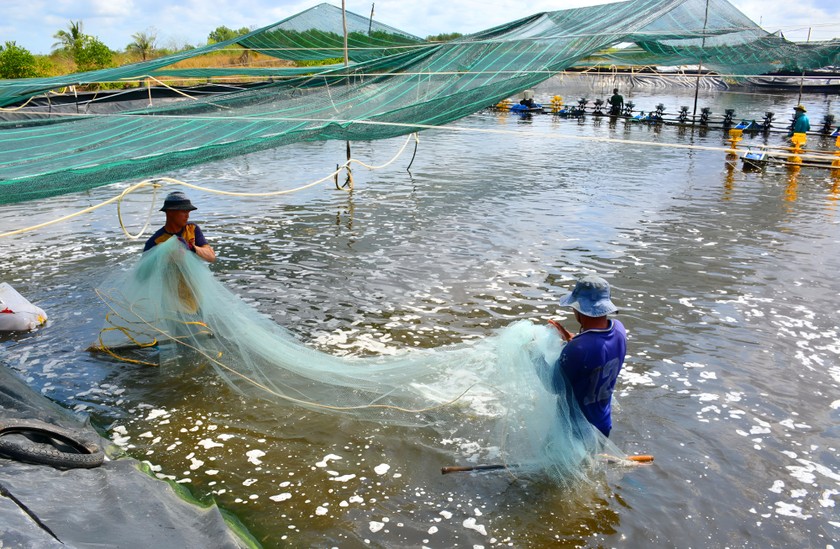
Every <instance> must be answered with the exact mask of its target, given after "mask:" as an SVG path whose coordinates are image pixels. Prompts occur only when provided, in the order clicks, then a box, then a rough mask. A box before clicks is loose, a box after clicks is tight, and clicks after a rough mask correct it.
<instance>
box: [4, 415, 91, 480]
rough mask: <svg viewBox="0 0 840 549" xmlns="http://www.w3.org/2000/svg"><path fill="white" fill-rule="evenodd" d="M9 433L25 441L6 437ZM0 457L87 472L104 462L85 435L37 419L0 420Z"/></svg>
mask: <svg viewBox="0 0 840 549" xmlns="http://www.w3.org/2000/svg"><path fill="white" fill-rule="evenodd" d="M11 434H19V435H23V437H25V438H22V437H11V438H10V437H7V436H6V435H11ZM27 439H28V440H27ZM0 456H6V457H8V458H10V459H14V460H17V461H23V462H26V463H35V464H39V465H50V466H52V467H56V468H58V469H77V468H83V469H90V468H92V467H98V466H100V465H102V462H103V461H105V451H104V450H103V449H102V447H101V446H100V445H99V443H98V442H97V441H95V440H92V439H91V438H89V437H87V436H85V433H81V432H79V431H77V430H72V429H66V428H64V427H59V426H58V425H53V424H51V423H46V422H44V421H40V420H37V419H10V418H0Z"/></svg>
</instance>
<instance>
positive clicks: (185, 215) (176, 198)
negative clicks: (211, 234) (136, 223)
mask: <svg viewBox="0 0 840 549" xmlns="http://www.w3.org/2000/svg"><path fill="white" fill-rule="evenodd" d="M197 209H198V208H196V207H195V206H193V204H192V202H190V199H189V198H187V195H185V194H184V193H182V192H180V191H175V192H171V193H169V194H168V195H167V196H166V199H165V200H164V201H163V207H162V208H161V209H160V211H162V212H164V213H165V214H166V223H165V224H164V225H163V227H161V228H160V229H158V230H157V231H156V232H155V234H153V235H152V236H151V237H149V239H148V240H147V241H146V246H145V247H144V248H143V251H144V252H145V251H148V250H151V249H152V248H154V247H155V246H157V245H158V244H162V243H163V242H166V241H167V240H169V239H170V238H171V237H173V236H174V237H177V238H178V239H179V240H180V241H181V242H183V244H184V246H186V247H187V248H189V250H190V251H191V252H194V253H195V254H196V255H197V256H198V257H200V258H201V259H203V260H204V261H208V262H210V263H212V262H214V261H216V253H215V252H214V251H213V248H211V247H210V245H209V244H207V239H205V238H204V233H202V232H201V228H200V227H199V226H198V225H196V224H195V223H190V212H191V211H193V210H197Z"/></svg>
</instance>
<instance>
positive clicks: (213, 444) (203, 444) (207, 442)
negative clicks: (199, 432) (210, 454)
mask: <svg viewBox="0 0 840 549" xmlns="http://www.w3.org/2000/svg"><path fill="white" fill-rule="evenodd" d="M198 445H199V446H201V447H202V448H204V449H205V450H209V449H210V448H220V447H223V446H224V444H222V443H220V442H215V441H213V440H210V439H209V438H205V439H203V440H200V441H198Z"/></svg>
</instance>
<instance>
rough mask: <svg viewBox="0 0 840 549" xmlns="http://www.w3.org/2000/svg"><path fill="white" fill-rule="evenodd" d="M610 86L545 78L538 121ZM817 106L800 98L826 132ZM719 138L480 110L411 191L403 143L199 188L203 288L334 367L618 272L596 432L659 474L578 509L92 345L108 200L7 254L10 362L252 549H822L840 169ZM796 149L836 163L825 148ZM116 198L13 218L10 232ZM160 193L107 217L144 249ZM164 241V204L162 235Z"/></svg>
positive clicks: (429, 435)
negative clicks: (37, 313)
mask: <svg viewBox="0 0 840 549" xmlns="http://www.w3.org/2000/svg"><path fill="white" fill-rule="evenodd" d="M597 86H600V87H597ZM611 87H612V83H611V82H607V81H604V82H600V83H596V87H595V88H593V87H591V83H587V84H585V85H584V84H582V83H581V82H578V81H574V80H573V79H565V80H553V81H549V82H547V83H546V84H544V85H542V86H541V87H540V88H538V90H537V100H538V101H539V100H542V101H546V100H547V99H548V98H550V97H551V95H553V94H560V95H563V96H564V97H567V98H572V97H577V96H583V95H584V94H588V95H589V96H590V97H594V96H595V94H600V95H601V96H602V97H606V95H607V91H608V90H607V91H602V90H605V89H606V88H610V89H611ZM622 92H623V93H624V94H625V99H626V100H633V101H634V102H635V103H636V105H637V108H641V109H644V110H651V109H653V108H655V106H656V104H657V103H660V102H662V103H665V104H666V106H668V108H669V109H668V110H669V112H674V111H676V110H677V107H678V106H679V105H691V102H692V101H693V90H691V89H688V88H687V89H676V88H674V89H666V90H662V89H656V90H654V89H622ZM797 99H798V97H797V94H796V93H793V94H783V93H762V94H756V93H746V92H733V91H711V90H701V93H700V97H699V106H701V107H702V106H711V107H712V108H713V111H714V112H716V113H721V112H723V109H725V108H736V111H737V113H738V114H736V117H748V118H757V119H760V118H761V116H762V115H763V113H764V112H765V111H767V110H775V112H776V113H777V116H776V118H777V120H785V121H787V119H788V118H789V115H788V113H790V112H791V108H792V107H793V105H794V104H796V102H797ZM831 101H832V97H830V96H826V95H809V94H806V95H805V96H803V98H802V102H803V103H805V104H806V105H807V106H808V108H809V114H810V115H811V121H812V126H816V125H817V123H818V122H819V121H820V120H821V118H822V115H823V114H826V113H832V107H833V106H832V103H831ZM835 111H836V108H835ZM741 113H743V114H741ZM748 113H751V114H748ZM779 125H782V124H779ZM724 137H725V136H724V134H723V133H722V132H721V131H720V130H709V131H706V132H703V133H701V132H700V131H692V130H690V129H680V128H678V127H675V126H663V127H651V126H647V125H643V124H635V123H631V122H625V121H624V120H618V121H616V122H615V123H611V122H610V121H609V120H608V119H594V118H593V117H587V118H585V119H583V120H579V121H578V120H571V119H559V118H555V117H552V116H549V115H542V116H534V117H533V118H529V119H523V118H519V117H517V116H513V115H509V114H500V113H496V112H492V111H485V112H480V113H477V114H475V115H473V116H470V117H468V118H466V119H463V120H461V121H459V122H458V123H455V124H452V125H451V126H448V127H446V128H441V129H436V130H429V131H424V132H422V133H421V134H420V142H419V145H418V147H417V152H416V156H415V157H414V159H413V162H412V163H411V171H410V172H408V171H406V166H408V164H409V162H410V161H411V160H412V152H413V148H414V145H413V143H412V144H410V145H409V147H408V148H407V150H406V152H404V153H403V155H402V156H400V157H399V158H398V159H397V160H396V161H395V162H394V163H393V164H390V165H389V166H387V167H385V168H383V169H379V170H367V169H365V168H361V167H357V168H355V169H354V183H355V187H354V189H353V191H352V192H347V191H346V190H336V189H335V186H334V185H333V183H332V182H331V181H330V182H328V183H325V184H322V185H318V186H315V187H312V188H309V189H306V190H303V191H300V192H297V193H293V194H289V195H284V196H278V197H274V198H271V199H265V198H245V197H230V196H222V195H216V194H211V193H209V192H202V191H197V190H189V189H187V192H188V193H189V195H190V196H191V198H192V199H193V202H195V203H196V204H197V205H198V206H199V210H198V211H196V212H194V213H193V216H192V219H193V220H194V221H196V222H198V223H199V224H200V225H201V226H202V228H203V229H204V231H205V233H206V234H207V235H208V237H209V239H210V241H211V244H212V245H213V247H214V248H215V250H216V253H217V254H218V256H219V260H218V261H217V263H215V264H214V265H213V266H212V267H211V269H212V271H213V272H214V274H215V276H216V277H218V279H219V280H221V281H222V282H223V283H224V284H225V285H226V286H227V287H228V288H229V289H231V290H232V291H233V292H235V293H236V294H238V295H239V296H241V297H242V299H244V300H246V301H248V302H249V303H250V304H252V305H253V307H254V308H255V309H256V310H257V311H259V312H260V313H262V314H265V315H268V316H269V317H271V318H272V319H273V320H274V321H275V322H276V323H278V324H281V325H282V326H285V327H286V328H288V329H289V330H290V331H292V332H293V333H294V334H295V335H296V336H297V337H299V339H300V340H301V341H302V342H304V343H306V344H307V345H311V346H312V347H314V348H317V349H318V350H320V351H323V352H326V353H331V354H335V355H379V354H388V353H394V352H399V351H401V350H404V349H406V348H414V347H422V348H437V347H441V346H444V345H449V344H453V343H459V342H464V341H468V340H479V339H482V338H485V337H488V336H489V335H491V334H493V333H495V332H496V330H498V329H500V328H502V327H505V326H507V325H509V324H511V323H512V322H514V321H515V320H518V319H522V318H528V319H532V320H535V321H538V322H542V321H545V320H546V319H548V318H558V319H563V320H565V321H567V322H569V323H570V324H572V325H573V324H574V320H573V319H572V318H571V316H570V315H569V314H568V311H566V310H562V309H559V308H558V307H557V306H556V305H555V304H554V302H555V301H556V299H557V297H558V296H560V295H562V294H563V293H564V292H565V291H566V290H567V289H569V288H570V287H571V285H572V284H573V281H574V278H575V276H577V275H578V274H580V273H588V272H597V273H599V274H600V275H601V276H604V277H605V278H607V279H608V280H609V281H610V283H611V284H612V286H613V296H614V299H615V301H616V302H617V303H618V305H619V307H620V309H621V311H620V313H619V316H618V318H620V319H621V320H622V322H623V323H624V324H625V326H626V327H627V330H628V357H627V362H626V366H625V369H624V371H623V372H622V375H621V377H620V378H619V382H618V386H617V391H616V395H615V398H616V404H617V405H616V410H615V412H614V416H613V421H614V429H613V432H612V436H611V439H612V441H613V442H614V443H615V444H616V445H617V446H618V447H619V448H621V449H622V450H623V451H625V452H627V453H628V454H640V453H645V454H652V455H654V456H655V458H656V460H655V461H654V462H653V463H652V464H650V465H646V466H641V467H637V468H632V469H620V470H619V469H616V470H612V471H609V472H608V474H606V475H604V477H603V478H600V479H599V480H598V482H596V483H595V484H594V485H593V486H589V487H586V488H582V489H580V490H578V491H575V492H574V493H570V492H569V491H568V490H565V489H563V488H561V487H559V486H556V485H554V484H553V483H551V482H548V481H546V480H544V479H539V478H528V479H523V478H516V477H512V476H511V475H508V474H506V473H499V472H486V473H458V474H450V475H441V474H440V468H441V467H442V466H446V465H455V464H457V463H455V462H457V461H458V460H459V459H462V458H463V456H464V455H465V454H464V449H463V448H462V447H461V445H462V444H463V443H464V441H459V440H456V439H447V438H445V437H442V436H441V434H440V433H438V432H436V431H434V430H431V429H422V428H408V427H399V426H386V425H379V424H375V423H370V422H358V421H353V420H350V419H346V418H344V419H341V418H336V417H334V416H331V415H327V414H321V413H316V412H313V411H309V410H304V409H300V408H297V407H294V406H278V405H277V404H270V403H267V402H263V401H260V400H253V399H247V398H243V397H242V396H240V395H238V394H236V393H234V392H232V391H230V390H229V389H228V388H227V387H226V386H225V385H224V384H223V383H222V382H221V381H220V380H219V379H217V378H216V376H215V375H214V374H213V373H212V371H209V370H206V369H202V368H200V367H198V366H196V365H192V364H182V365H179V367H178V368H175V369H167V370H164V369H156V368H148V367H142V366H137V365H132V364H125V363H119V362H116V361H114V360H111V359H108V358H107V357H102V356H99V355H92V354H89V353H87V352H85V349H86V348H87V346H88V345H89V344H90V343H92V342H93V341H94V339H95V338H96V335H97V333H98V330H99V329H100V327H101V325H102V320H103V315H104V312H105V310H104V306H103V304H102V303H101V302H100V301H99V299H98V298H97V296H96V294H95V292H94V288H95V287H96V286H97V285H98V284H99V283H101V282H102V280H104V278H105V277H106V276H107V275H108V273H109V272H111V271H112V270H114V269H118V268H124V267H126V266H129V265H132V264H133V263H134V262H136V259H137V256H138V255H139V253H140V250H141V249H142V239H140V240H129V239H127V238H126V237H125V236H124V234H123V232H122V230H121V229H120V226H119V220H118V217H117V212H116V208H115V207H114V206H109V207H105V208H102V209H99V210H96V211H95V212H93V213H90V214H86V215H84V216H81V217H78V218H75V219H73V220H70V221H67V222H64V223H61V224H58V225H54V226H52V227H50V228H47V229H43V230H39V231H35V232H29V233H25V234H22V235H18V236H14V237H7V238H3V239H0V258H2V261H0V281H5V282H8V283H10V284H11V285H12V286H13V287H15V288H16V289H17V290H18V291H19V292H20V293H21V294H23V295H24V296H26V297H28V298H29V299H30V300H31V301H33V302H34V303H36V304H38V305H39V306H41V307H42V308H43V309H45V310H46V311H47V313H48V314H49V315H50V321H49V324H48V325H47V326H46V327H45V328H43V329H41V330H38V331H36V332H33V333H28V334H16V335H6V336H3V338H2V339H1V340H0V344H2V346H1V347H0V361H2V362H3V367H7V368H11V369H13V370H15V371H16V372H18V373H19V374H20V375H21V376H22V377H23V378H24V379H26V381H27V382H28V383H29V384H30V386H32V387H34V388H36V389H37V390H39V391H41V392H42V393H43V394H45V395H46V396H48V397H50V398H52V399H54V400H56V401H58V402H59V403H61V404H62V405H64V406H65V407H68V408H70V409H73V410H76V411H78V412H79V413H82V414H86V415H89V416H90V418H91V420H92V422H93V423H94V424H95V425H96V426H97V427H99V428H100V429H101V430H102V432H103V433H105V434H106V436H108V437H110V438H111V439H112V440H114V441H115V442H117V443H118V444H119V445H120V446H122V447H123V448H125V449H126V451H127V452H128V453H129V454H130V455H132V456H133V457H136V458H138V459H143V460H148V461H149V462H150V463H151V464H152V466H153V468H154V469H155V471H157V473H158V474H159V476H161V477H163V478H169V479H172V480H174V481H175V482H179V483H183V484H185V485H186V486H187V487H188V488H189V489H190V490H191V491H192V492H193V493H194V494H195V495H196V496H197V497H199V498H200V499H203V500H206V501H211V500H212V501H215V502H216V503H217V504H218V505H219V506H221V507H223V508H225V509H227V510H229V511H231V512H233V513H234V514H235V515H236V516H238V517H239V518H240V520H242V522H243V523H244V524H245V525H246V526H247V527H248V528H249V529H250V530H251V531H252V532H253V533H254V535H255V536H256V538H257V539H258V540H260V542H261V543H263V544H264V545H265V546H266V547H280V546H341V547H354V546H363V545H370V546H378V547H395V546H411V547H420V546H426V547H453V546H459V547H471V546H472V547H497V546H512V547H544V546H549V545H550V546H556V547H584V546H585V547H598V546H626V547H770V546H775V547H795V546H796V547H828V546H836V542H835V541H833V540H836V539H838V538H840V512H838V502H840V459H838V453H839V452H840V450H839V448H840V439H839V438H838V435H840V428H839V427H838V425H840V422H838V416H840V390H838V386H840V328H839V327H838V318H840V281H838V278H837V273H838V272H840V253H838V251H840V212H838V209H840V177H838V175H837V174H836V173H834V174H833V175H832V173H831V172H829V171H828V170H820V169H815V168H803V169H802V170H801V171H799V172H796V173H794V172H791V171H789V170H788V169H786V168H785V167H774V166H770V167H768V168H767V169H766V170H765V171H764V172H757V173H747V172H743V171H742V170H741V166H740V165H737V164H736V165H734V166H733V165H731V164H727V162H726V153H725V151H724V150H723V149H724V147H725V146H726V142H725V139H724ZM404 141H405V140H404V139H403V138H400V139H394V140H387V141H381V142H359V143H353V144H352V148H353V149H352V150H353V156H354V157H356V158H359V159H362V160H365V161H366V162H369V163H372V164H380V163H384V162H386V161H387V160H389V159H391V157H392V156H393V155H394V154H395V153H396V152H397V151H398V150H399V149H400V147H402V145H403V143H404ZM765 142H766V143H768V144H770V145H774V146H781V145H783V133H781V132H774V133H771V134H770V135H769V136H761V135H758V136H754V137H746V138H745V140H744V142H743V144H742V146H745V145H751V144H758V143H765ZM651 144H653V145H651ZM672 145H683V146H685V145H691V146H694V148H678V147H674V146H672ZM809 146H820V147H823V148H825V149H826V150H829V151H832V150H834V148H833V144H832V142H831V140H828V139H821V138H819V137H809ZM344 155H345V151H344V143H338V142H329V143H301V144H297V145H291V146H286V147H283V148H280V149H276V150H272V151H263V152H257V153H254V154H251V155H247V156H243V157H240V158H235V159H231V160H227V161H224V162H217V163H212V164H207V165H204V166H200V167H196V168H192V169H188V170H183V171H181V172H177V173H171V174H166V175H168V176H170V177H173V178H176V179H180V180H184V181H188V182H190V183H193V184H196V185H201V186H204V187H208V188H213V189H224V190H227V191H240V192H264V191H270V190H279V189H284V188H294V187H298V186H300V185H303V184H305V183H308V182H310V181H313V180H315V179H319V178H320V177H323V176H324V175H326V174H328V173H330V172H331V171H332V170H333V169H334V168H335V165H336V164H337V163H339V162H342V161H343V160H344ZM128 183H129V182H127V183H126V184H121V185H113V186H108V187H102V188H98V189H95V190H92V191H90V192H89V193H84V194H75V195H65V196H60V197H55V198H51V199H46V200H40V201H38V202H33V203H25V204H17V205H9V206H2V207H0V232H5V231H8V230H11V229H17V228H20V227H24V226H28V225H31V224H35V223H38V222H42V221H46V220H49V219H53V218H56V217H59V216H61V215H65V214H68V213H71V212H74V211H77V210H80V209H82V208H85V207H88V206H90V205H93V204H97V203H99V202H101V201H103V200H105V199H107V198H110V197H112V196H114V195H115V194H117V193H118V192H120V191H121V190H122V189H123V188H125V187H126V186H127V185H128ZM167 190H168V189H167ZM150 199H151V192H150V191H148V190H146V191H142V192H138V193H136V194H132V195H130V197H129V198H128V199H127V201H126V202H125V203H124V204H123V206H122V208H121V210H122V213H123V221H124V222H125V224H126V226H127V228H128V229H129V230H130V231H135V232H136V231H137V230H139V228H140V227H141V226H142V225H143V223H144V222H145V219H146V216H147V212H148V210H149V204H150ZM160 202H161V197H160V196H158V198H157V204H158V207H159V204H160ZM161 221H162V214H159V213H157V212H156V211H155V212H154V213H153V214H152V227H153V228H154V227H156V226H158V225H159V223H160V222H161ZM147 234H148V231H147Z"/></svg>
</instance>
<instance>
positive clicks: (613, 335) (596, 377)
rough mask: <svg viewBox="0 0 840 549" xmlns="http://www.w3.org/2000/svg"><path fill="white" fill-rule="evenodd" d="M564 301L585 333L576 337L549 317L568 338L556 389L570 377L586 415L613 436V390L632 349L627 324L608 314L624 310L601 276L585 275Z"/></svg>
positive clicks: (556, 369) (557, 369)
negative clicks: (629, 344) (626, 357)
mask: <svg viewBox="0 0 840 549" xmlns="http://www.w3.org/2000/svg"><path fill="white" fill-rule="evenodd" d="M559 305H561V306H571V307H572V309H573V310H574V314H575V320H577V321H578V323H579V324H580V331H579V332H578V333H577V334H575V335H572V334H571V333H570V332H569V331H568V330H567V329H566V328H564V327H563V326H562V325H561V324H560V323H559V322H556V321H554V320H550V321H549V322H550V323H551V324H552V325H553V326H554V327H555V328H557V330H558V331H559V332H560V336H561V337H562V338H563V339H564V340H565V341H567V343H566V346H565V347H563V351H562V352H561V354H560V358H559V359H557V363H556V364H555V366H554V371H553V376H554V377H553V379H554V383H553V385H554V388H555V389H557V388H560V387H563V383H562V378H559V377H558V376H565V379H566V382H567V385H568V387H569V388H570V389H571V391H572V392H573V394H574V398H575V400H576V401H577V403H578V406H579V407H580V410H581V412H583V415H584V416H585V417H586V419H587V420H588V421H589V423H591V424H592V425H594V426H595V427H596V428H597V429H598V430H599V431H601V433H603V434H604V436H609V435H610V431H611V430H612V416H611V403H612V394H613V390H614V389H615V383H616V380H617V379H618V373H619V372H620V371H621V367H622V366H623V365H624V356H625V354H626V352H627V332H626V331H625V329H624V325H623V324H621V322H619V321H618V320H615V319H610V318H607V315H608V314H610V313H614V312H616V311H617V310H618V308H617V307H616V306H615V305H614V304H613V302H612V301H611V300H610V285H609V283H608V282H607V281H606V280H604V279H603V278H601V277H599V276H594V275H589V276H585V277H583V278H582V279H581V280H579V281H578V282H577V284H575V287H574V290H572V291H571V292H570V293H568V294H566V295H565V296H563V297H562V298H561V299H560V302H559ZM558 381H560V383H558Z"/></svg>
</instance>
